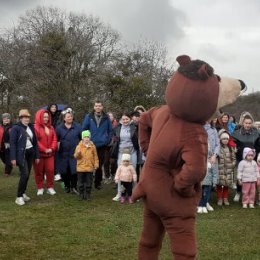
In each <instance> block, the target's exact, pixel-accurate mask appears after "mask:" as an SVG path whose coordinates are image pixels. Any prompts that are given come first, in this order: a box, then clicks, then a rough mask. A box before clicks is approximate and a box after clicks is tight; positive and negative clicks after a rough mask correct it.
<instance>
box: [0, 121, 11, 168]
mask: <svg viewBox="0 0 260 260" xmlns="http://www.w3.org/2000/svg"><path fill="white" fill-rule="evenodd" d="M11 129H12V123H11V124H8V125H0V145H1V148H0V157H1V159H2V161H3V163H4V164H7V165H10V166H11V165H12V164H11V160H10V132H11ZM8 144H9V147H6V145H8Z"/></svg>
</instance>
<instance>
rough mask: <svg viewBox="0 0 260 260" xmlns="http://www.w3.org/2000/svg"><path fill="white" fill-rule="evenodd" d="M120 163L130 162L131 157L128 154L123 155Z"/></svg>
mask: <svg viewBox="0 0 260 260" xmlns="http://www.w3.org/2000/svg"><path fill="white" fill-rule="evenodd" d="M121 161H129V162H130V161H131V155H130V154H128V153H123V154H122V159H121Z"/></svg>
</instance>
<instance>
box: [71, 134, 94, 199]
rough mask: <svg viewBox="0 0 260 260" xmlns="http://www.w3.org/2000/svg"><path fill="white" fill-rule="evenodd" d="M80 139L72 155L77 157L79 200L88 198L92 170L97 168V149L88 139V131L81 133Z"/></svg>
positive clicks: (89, 135)
mask: <svg viewBox="0 0 260 260" xmlns="http://www.w3.org/2000/svg"><path fill="white" fill-rule="evenodd" d="M81 136H82V140H81V141H80V142H79V144H78V145H77V147H76V150H75V153H74V157H75V158H76V159H77V174H78V190H79V198H80V200H83V199H84V200H90V193H91V188H92V182H93V172H94V171H95V170H96V169H97V168H98V165H99V161H98V156H97V150H96V147H95V145H94V144H93V142H91V141H90V137H91V134H90V131H89V130H85V131H83V132H82V133H81Z"/></svg>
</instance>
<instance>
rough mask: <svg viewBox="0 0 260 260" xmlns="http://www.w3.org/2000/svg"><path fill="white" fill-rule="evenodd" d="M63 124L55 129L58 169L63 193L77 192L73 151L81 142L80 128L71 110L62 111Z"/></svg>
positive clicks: (75, 162)
mask: <svg viewBox="0 0 260 260" xmlns="http://www.w3.org/2000/svg"><path fill="white" fill-rule="evenodd" d="M62 115H63V120H64V122H63V123H61V124H60V125H59V126H58V127H57V129H56V134H57V140H58V153H57V156H58V169H59V173H60V174H61V178H62V180H63V182H64V185H65V192H67V193H69V192H73V193H75V194H78V191H77V171H76V164H77V161H76V159H75V158H74V151H75V148H76V146H77V145H78V143H79V141H80V140H81V126H80V125H79V124H78V123H75V122H74V121H73V112H72V109H71V108H67V109H66V110H64V111H62Z"/></svg>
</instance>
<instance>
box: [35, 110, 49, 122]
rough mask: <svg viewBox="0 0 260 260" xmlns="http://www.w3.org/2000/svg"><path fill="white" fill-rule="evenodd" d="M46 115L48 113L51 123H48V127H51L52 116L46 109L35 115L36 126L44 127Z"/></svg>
mask: <svg viewBox="0 0 260 260" xmlns="http://www.w3.org/2000/svg"><path fill="white" fill-rule="evenodd" d="M44 113H48V114H49V121H48V123H47V126H51V114H50V112H49V111H48V110H46V109H40V110H38V111H37V112H36V114H35V124H38V125H42V126H44V123H43V114H44Z"/></svg>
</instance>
